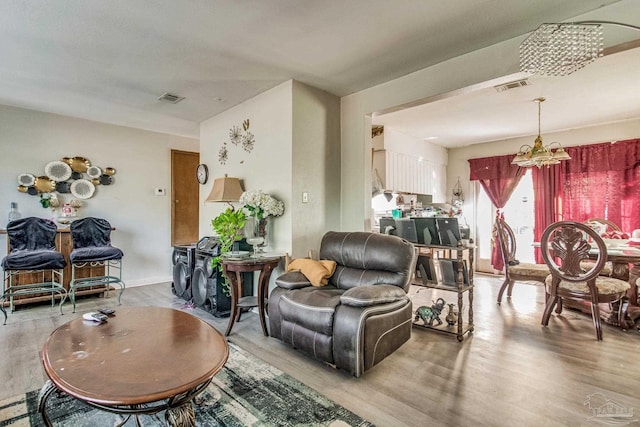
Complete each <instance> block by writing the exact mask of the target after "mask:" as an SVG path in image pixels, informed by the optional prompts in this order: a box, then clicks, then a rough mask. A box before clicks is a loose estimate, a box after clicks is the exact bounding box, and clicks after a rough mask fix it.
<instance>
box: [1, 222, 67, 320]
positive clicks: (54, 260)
mask: <svg viewBox="0 0 640 427" xmlns="http://www.w3.org/2000/svg"><path fill="white" fill-rule="evenodd" d="M56 233H57V226H56V225H55V224H54V223H53V222H52V221H49V220H47V219H43V218H35V217H28V218H22V219H17V220H14V221H11V222H9V224H8V225H7V235H8V236H9V254H8V255H7V256H6V257H4V258H3V259H2V269H3V270H4V289H3V293H2V296H1V297H0V310H1V311H2V314H3V315H4V323H5V324H6V323H7V312H6V310H5V308H4V305H5V302H6V301H7V299H8V300H9V308H10V311H11V312H13V310H14V298H15V297H20V296H27V295H28V296H37V295H39V294H49V296H50V297H51V306H54V305H55V297H56V296H58V297H59V298H60V314H62V304H63V303H64V300H65V299H66V297H67V291H66V289H65V288H64V285H63V283H64V282H63V278H64V267H65V266H66V265H67V262H66V261H65V260H64V256H63V255H62V254H61V253H60V252H58V251H56Z"/></svg>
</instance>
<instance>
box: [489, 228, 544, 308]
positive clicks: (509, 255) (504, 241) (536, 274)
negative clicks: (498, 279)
mask: <svg viewBox="0 0 640 427" xmlns="http://www.w3.org/2000/svg"><path fill="white" fill-rule="evenodd" d="M496 227H497V231H498V240H499V243H500V249H501V251H502V260H503V262H504V282H503V283H502V286H501V287H500V291H498V304H500V303H501V302H502V295H503V294H504V291H505V290H507V297H508V298H511V292H512V291H513V285H514V284H515V282H516V280H518V281H535V282H540V283H544V281H545V279H546V277H547V276H548V275H549V267H547V265H546V264H532V263H528V262H520V261H518V260H517V259H516V237H515V234H514V233H513V229H512V228H511V227H510V226H509V224H507V223H506V221H505V220H504V219H498V220H497V221H496Z"/></svg>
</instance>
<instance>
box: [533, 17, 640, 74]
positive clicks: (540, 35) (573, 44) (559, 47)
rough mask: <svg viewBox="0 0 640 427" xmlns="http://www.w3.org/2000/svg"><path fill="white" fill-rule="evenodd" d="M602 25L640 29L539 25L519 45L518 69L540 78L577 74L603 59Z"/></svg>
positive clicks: (585, 23)
mask: <svg viewBox="0 0 640 427" xmlns="http://www.w3.org/2000/svg"><path fill="white" fill-rule="evenodd" d="M602 24H611V25H617V26H620V27H625V28H631V29H634V30H640V27H637V26H635V25H629V24H621V23H619V22H609V21H582V22H569V23H558V24H553V23H552V24H542V25H540V26H539V27H538V28H537V29H536V30H535V31H534V32H532V33H531V34H530V35H529V37H527V38H526V39H525V40H524V41H523V42H522V44H520V70H521V71H523V72H528V73H532V74H540V75H543V76H566V75H569V74H571V73H573V72H575V71H578V70H579V69H581V68H582V67H584V66H585V65H588V64H590V63H592V62H593V61H595V60H596V59H598V58H599V57H601V56H602V49H603V38H602Z"/></svg>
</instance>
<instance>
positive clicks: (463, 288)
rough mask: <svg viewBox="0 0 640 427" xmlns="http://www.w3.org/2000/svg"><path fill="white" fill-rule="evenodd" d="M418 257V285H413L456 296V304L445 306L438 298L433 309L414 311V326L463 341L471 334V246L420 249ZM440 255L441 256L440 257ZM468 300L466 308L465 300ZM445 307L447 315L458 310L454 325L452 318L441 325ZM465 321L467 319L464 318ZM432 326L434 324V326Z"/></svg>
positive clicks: (425, 307) (442, 300)
mask: <svg viewBox="0 0 640 427" xmlns="http://www.w3.org/2000/svg"><path fill="white" fill-rule="evenodd" d="M420 249H421V251H420V255H419V257H418V265H417V272H419V278H420V280H419V281H416V282H414V284H416V285H418V286H422V287H425V288H428V289H432V290H434V291H447V292H455V293H456V294H457V301H456V303H454V304H446V302H445V301H444V299H443V298H437V299H436V300H435V301H433V305H431V306H430V307H429V306H426V305H423V306H419V307H416V306H415V305H414V308H415V317H414V321H413V324H414V325H415V326H419V327H422V328H427V329H433V330H437V331H441V332H446V333H450V334H455V335H456V337H457V339H458V341H462V340H463V339H464V336H465V335H466V334H467V333H471V332H473V329H474V326H473V259H474V250H475V247H474V246H473V243H472V242H470V243H469V244H467V245H464V244H462V242H459V243H458V246H455V247H451V246H440V245H438V246H435V245H421V246H420ZM442 255H443V256H442ZM465 295H466V298H467V304H466V307H465V304H464V298H465ZM444 305H449V312H450V314H451V312H452V311H453V307H454V306H457V313H455V312H454V314H455V321H451V318H449V319H447V322H443V321H442V319H441V318H440V315H441V314H442V315H443V316H444V313H443V310H444V309H445V307H444ZM465 317H466V318H465ZM434 322H435V323H436V324H434Z"/></svg>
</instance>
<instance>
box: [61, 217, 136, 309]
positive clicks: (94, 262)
mask: <svg viewBox="0 0 640 427" xmlns="http://www.w3.org/2000/svg"><path fill="white" fill-rule="evenodd" d="M69 229H70V231H71V240H72V241H73V250H72V251H71V253H70V254H69V260H70V261H71V282H70V283H69V297H70V299H71V303H72V304H73V312H74V313H75V312H76V292H77V291H78V290H81V289H82V288H88V287H93V286H104V287H105V291H106V292H107V294H108V292H109V290H110V288H111V286H110V285H111V284H114V283H117V284H118V285H119V286H120V293H119V294H118V304H121V301H120V300H121V298H122V293H123V292H124V288H125V284H124V282H123V281H122V257H123V256H124V254H123V252H122V251H121V250H120V249H118V248H116V247H113V246H111V224H109V221H107V220H106V219H102V218H94V217H88V218H83V219H78V220H76V221H73V222H72V223H71V225H70V226H69ZM100 266H102V267H104V274H103V275H100V276H93V277H80V276H81V273H80V271H81V270H80V269H82V268H84V267H100Z"/></svg>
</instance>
